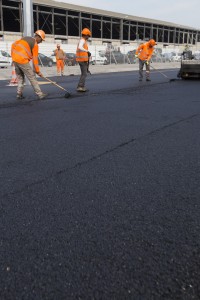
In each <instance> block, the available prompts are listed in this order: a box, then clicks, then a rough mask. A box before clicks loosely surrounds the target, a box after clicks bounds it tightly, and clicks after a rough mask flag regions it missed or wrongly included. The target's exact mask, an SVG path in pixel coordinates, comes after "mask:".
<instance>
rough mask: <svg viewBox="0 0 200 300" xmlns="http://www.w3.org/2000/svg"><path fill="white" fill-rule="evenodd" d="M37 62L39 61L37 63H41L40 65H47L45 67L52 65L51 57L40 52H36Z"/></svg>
mask: <svg viewBox="0 0 200 300" xmlns="http://www.w3.org/2000/svg"><path fill="white" fill-rule="evenodd" d="M38 62H39V65H42V66H47V67H52V66H53V59H52V58H51V57H48V56H46V55H44V54H42V53H39V54H38Z"/></svg>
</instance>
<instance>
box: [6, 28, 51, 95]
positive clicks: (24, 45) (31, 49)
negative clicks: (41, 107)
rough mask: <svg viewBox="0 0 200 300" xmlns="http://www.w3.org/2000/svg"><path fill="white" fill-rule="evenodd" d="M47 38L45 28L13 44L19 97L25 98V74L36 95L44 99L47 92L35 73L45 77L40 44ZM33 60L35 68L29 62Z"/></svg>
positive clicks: (12, 50)
mask: <svg viewBox="0 0 200 300" xmlns="http://www.w3.org/2000/svg"><path fill="white" fill-rule="evenodd" d="M44 40H45V32H44V31H43V30H37V31H36V32H35V35H34V37H30V36H26V37H23V38H22V39H20V40H17V41H16V42H14V43H13V44H12V47H11V56H12V60H13V63H14V66H15V71H16V75H17V79H18V86H17V99H23V98H24V96H23V89H24V81H25V75H26V77H27V78H28V80H29V81H30V83H31V85H32V87H33V89H34V91H35V93H36V95H37V96H38V98H39V99H44V98H46V97H47V94H44V93H43V92H42V91H41V89H40V87H39V84H38V82H37V79H36V76H35V73H36V74H37V75H38V76H40V77H43V75H42V73H41V72H40V69H39V65H38V44H40V43H42V41H44ZM30 60H32V61H33V68H34V70H33V69H32V68H31V66H30V64H29V62H30Z"/></svg>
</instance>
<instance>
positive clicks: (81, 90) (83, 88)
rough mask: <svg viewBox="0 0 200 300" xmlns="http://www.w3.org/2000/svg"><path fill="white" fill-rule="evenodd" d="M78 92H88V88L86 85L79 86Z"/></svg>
mask: <svg viewBox="0 0 200 300" xmlns="http://www.w3.org/2000/svg"><path fill="white" fill-rule="evenodd" d="M77 92H81V93H84V92H87V89H86V88H85V87H81V86H79V87H77Z"/></svg>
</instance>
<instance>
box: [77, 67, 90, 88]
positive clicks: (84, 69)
mask: <svg viewBox="0 0 200 300" xmlns="http://www.w3.org/2000/svg"><path fill="white" fill-rule="evenodd" d="M79 66H80V69H81V77H80V79H79V83H78V87H85V80H86V77H87V69H88V62H87V61H83V62H79Z"/></svg>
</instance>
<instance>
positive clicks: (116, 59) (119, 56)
mask: <svg viewBox="0 0 200 300" xmlns="http://www.w3.org/2000/svg"><path fill="white" fill-rule="evenodd" d="M105 56H106V58H107V61H108V63H109V64H112V63H114V64H124V63H127V62H128V59H127V56H126V55H125V54H123V53H121V52H120V51H108V52H106V54H105Z"/></svg>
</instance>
